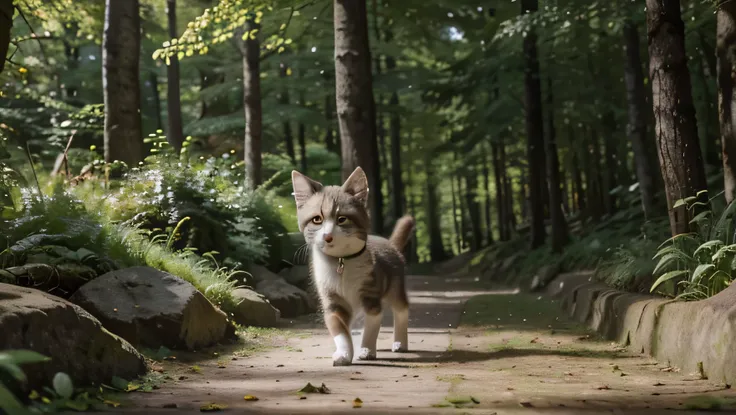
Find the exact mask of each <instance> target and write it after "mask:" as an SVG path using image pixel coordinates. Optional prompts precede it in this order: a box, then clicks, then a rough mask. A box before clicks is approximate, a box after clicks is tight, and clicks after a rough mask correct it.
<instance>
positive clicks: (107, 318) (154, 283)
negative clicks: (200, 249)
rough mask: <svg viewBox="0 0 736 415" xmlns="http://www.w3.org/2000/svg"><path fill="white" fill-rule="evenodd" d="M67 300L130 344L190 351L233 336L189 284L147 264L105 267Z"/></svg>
mask: <svg viewBox="0 0 736 415" xmlns="http://www.w3.org/2000/svg"><path fill="white" fill-rule="evenodd" d="M70 301H72V302H73V303H75V304H77V305H79V306H81V307H82V308H84V309H85V310H87V311H89V312H90V313H91V314H92V315H94V316H95V317H97V318H98V319H99V320H100V321H101V322H102V324H103V325H104V326H105V327H106V328H107V329H108V330H110V331H112V332H113V333H116V334H117V335H119V336H121V337H123V338H124V339H126V340H128V341H129V342H131V343H132V344H134V345H142V346H148V347H151V348H154V349H157V348H159V347H161V346H165V347H168V348H170V349H181V348H187V349H190V350H193V349H197V348H201V347H206V346H210V345H213V344H216V343H219V342H221V341H223V340H225V339H226V338H228V337H231V336H233V335H234V328H233V326H232V324H230V322H229V321H228V319H227V316H226V315H225V313H223V312H222V311H220V310H219V309H217V308H216V307H215V306H213V305H212V303H210V302H209V300H207V298H205V296H204V295H202V293H200V292H199V291H197V289H196V288H194V286H193V285H192V284H190V283H188V282H186V281H184V280H183V279H181V278H179V277H176V276H174V275H171V274H169V273H166V272H162V271H159V270H157V269H154V268H150V267H133V268H124V269H121V270H117V271H112V272H108V273H107V274H104V275H101V276H100V277H98V278H97V279H95V280H93V281H91V282H89V283H87V284H85V285H84V286H82V288H80V289H79V290H78V291H77V292H76V293H75V294H74V295H73V296H72V297H71V298H70Z"/></svg>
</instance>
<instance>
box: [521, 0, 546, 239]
mask: <svg viewBox="0 0 736 415" xmlns="http://www.w3.org/2000/svg"><path fill="white" fill-rule="evenodd" d="M538 7H539V2H538V0H522V1H521V14H522V15H524V14H531V13H536V12H537V10H538ZM523 51H524V90H525V93H524V108H525V113H526V134H527V159H528V163H529V170H528V171H529V205H530V206H529V208H530V214H531V215H530V216H531V232H530V235H531V240H530V243H531V247H532V248H537V247H540V246H542V245H543V244H544V238H545V229H544V189H543V186H544V176H543V175H544V171H543V170H542V168H543V166H544V163H545V156H544V131H543V129H542V124H543V123H544V120H543V116H542V84H541V81H540V79H539V59H538V56H537V35H536V33H535V31H534V28H533V27H530V28H529V32H528V33H527V35H526V36H525V37H524V41H523Z"/></svg>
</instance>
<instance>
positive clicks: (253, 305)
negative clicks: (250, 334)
mask: <svg viewBox="0 0 736 415" xmlns="http://www.w3.org/2000/svg"><path fill="white" fill-rule="evenodd" d="M232 295H233V298H234V299H235V302H236V303H238V305H237V307H236V308H235V310H233V320H235V322H236V323H238V324H242V325H244V326H256V327H273V326H275V325H276V323H277V322H278V321H279V317H280V316H281V313H280V312H279V310H278V309H276V308H275V307H274V306H272V305H271V303H269V302H268V300H267V299H266V297H264V296H263V295H261V294H258V293H257V292H255V291H253V290H250V289H248V288H237V289H235V290H233V292H232Z"/></svg>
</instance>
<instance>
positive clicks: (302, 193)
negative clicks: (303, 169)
mask: <svg viewBox="0 0 736 415" xmlns="http://www.w3.org/2000/svg"><path fill="white" fill-rule="evenodd" d="M291 184H292V185H293V186H294V200H296V208H297V209H300V208H301V207H302V206H304V203H305V202H306V201H307V200H309V198H310V197H312V195H314V194H315V193H317V192H319V191H320V190H322V183H320V182H317V181H314V180H312V179H310V178H309V177H307V176H305V175H303V174H301V173H299V172H298V171H296V170H294V171H292V172H291Z"/></svg>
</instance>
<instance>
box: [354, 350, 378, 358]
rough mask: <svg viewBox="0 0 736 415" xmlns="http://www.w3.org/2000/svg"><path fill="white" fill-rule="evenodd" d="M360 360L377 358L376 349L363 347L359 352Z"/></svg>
mask: <svg viewBox="0 0 736 415" xmlns="http://www.w3.org/2000/svg"><path fill="white" fill-rule="evenodd" d="M358 360H376V351H375V350H371V349H369V348H367V347H363V348H362V349H360V353H358Z"/></svg>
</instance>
